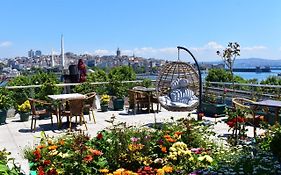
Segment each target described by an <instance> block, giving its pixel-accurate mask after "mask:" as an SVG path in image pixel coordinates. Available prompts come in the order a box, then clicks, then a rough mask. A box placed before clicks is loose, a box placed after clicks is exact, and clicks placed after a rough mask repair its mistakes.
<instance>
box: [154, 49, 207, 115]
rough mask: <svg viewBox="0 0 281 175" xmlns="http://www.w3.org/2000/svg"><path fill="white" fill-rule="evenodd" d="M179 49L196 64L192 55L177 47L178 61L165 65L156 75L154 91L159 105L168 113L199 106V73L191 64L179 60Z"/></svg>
mask: <svg viewBox="0 0 281 175" xmlns="http://www.w3.org/2000/svg"><path fill="white" fill-rule="evenodd" d="M180 49H183V50H186V51H187V52H188V53H189V54H190V55H191V56H192V58H193V59H194V61H195V63H196V64H195V66H198V63H197V61H196V59H195V58H194V56H193V55H192V53H191V52H190V51H189V50H187V49H186V48H183V47H178V60H177V61H173V62H170V63H167V64H165V65H164V66H163V67H162V68H161V70H160V72H159V75H158V78H157V81H156V90H157V95H158V100H159V103H160V104H161V106H162V107H163V108H165V109H166V110H168V111H193V110H195V109H200V106H201V93H202V90H201V89H202V85H201V73H200V69H198V68H199V66H198V68H197V69H196V68H195V67H194V66H193V65H192V64H189V63H186V62H182V61H180V59H179V53H180Z"/></svg>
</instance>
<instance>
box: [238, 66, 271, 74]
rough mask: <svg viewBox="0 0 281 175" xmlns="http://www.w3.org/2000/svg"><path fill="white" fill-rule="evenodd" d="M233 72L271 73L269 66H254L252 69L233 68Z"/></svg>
mask: <svg viewBox="0 0 281 175" xmlns="http://www.w3.org/2000/svg"><path fill="white" fill-rule="evenodd" d="M233 72H256V73H261V72H271V68H270V67H269V66H265V67H260V66H256V67H253V68H233Z"/></svg>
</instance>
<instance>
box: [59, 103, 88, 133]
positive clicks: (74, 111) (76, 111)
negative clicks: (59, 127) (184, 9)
mask: <svg viewBox="0 0 281 175" xmlns="http://www.w3.org/2000/svg"><path fill="white" fill-rule="evenodd" d="M68 107H69V110H63V111H62V112H61V116H66V117H67V121H68V127H69V129H70V130H71V125H72V123H71V119H72V117H74V116H75V123H77V116H79V120H80V124H82V122H83V123H84V124H85V128H86V130H88V127H87V125H86V121H85V118H84V114H83V110H84V99H74V100H69V101H68Z"/></svg>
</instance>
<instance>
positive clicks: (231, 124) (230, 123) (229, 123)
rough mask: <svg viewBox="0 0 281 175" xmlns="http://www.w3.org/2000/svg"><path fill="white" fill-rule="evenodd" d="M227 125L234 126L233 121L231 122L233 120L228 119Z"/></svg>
mask: <svg viewBox="0 0 281 175" xmlns="http://www.w3.org/2000/svg"><path fill="white" fill-rule="evenodd" d="M226 124H227V125H228V126H229V127H231V128H233V127H234V125H235V122H233V121H231V120H230V121H228V122H227V123H226Z"/></svg>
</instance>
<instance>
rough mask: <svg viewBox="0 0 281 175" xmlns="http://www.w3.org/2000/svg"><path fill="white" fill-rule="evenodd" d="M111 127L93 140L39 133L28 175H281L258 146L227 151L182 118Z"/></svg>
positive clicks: (207, 129)
mask: <svg viewBox="0 0 281 175" xmlns="http://www.w3.org/2000/svg"><path fill="white" fill-rule="evenodd" d="M109 122H110V123H112V127H110V128H108V129H106V130H103V131H101V132H99V133H98V134H97V135H96V136H95V137H94V138H90V137H89V136H88V135H85V134H83V133H71V134H66V135H64V136H61V137H58V138H51V137H47V136H45V135H44V133H42V138H41V142H40V144H39V145H35V146H34V147H32V148H27V149H26V150H25V158H27V159H28V161H29V162H30V169H31V171H36V172H37V174H39V175H44V174H71V173H72V174H97V175H105V174H107V175H111V174H113V175H119V174H120V175H130V174H132V175H139V174H157V175H164V174H165V175H172V174H173V175H174V174H192V175H195V174H239V173H240V174H241V173H244V174H264V173H265V172H266V174H280V173H281V168H280V163H279V162H278V161H277V160H276V159H275V158H274V156H273V155H272V154H271V153H270V151H266V150H264V149H259V147H258V146H256V145H253V146H236V147H230V146H229V145H228V144H227V143H225V142H221V141H220V140H219V139H218V138H217V137H214V136H215V133H213V132H212V131H211V126H205V125H203V123H202V122H198V121H194V120H187V119H181V120H178V121H173V122H170V123H162V124H154V125H153V126H151V127H148V126H143V127H127V126H126V124H125V123H115V122H114V117H113V118H112V120H111V121H109Z"/></svg>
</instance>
